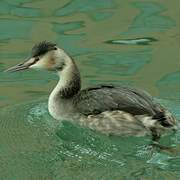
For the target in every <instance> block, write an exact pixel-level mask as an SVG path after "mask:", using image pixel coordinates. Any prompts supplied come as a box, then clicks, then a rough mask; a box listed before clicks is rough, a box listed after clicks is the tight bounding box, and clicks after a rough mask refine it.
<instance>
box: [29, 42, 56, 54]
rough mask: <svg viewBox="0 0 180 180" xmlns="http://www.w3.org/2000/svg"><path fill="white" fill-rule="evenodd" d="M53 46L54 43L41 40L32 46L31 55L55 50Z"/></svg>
mask: <svg viewBox="0 0 180 180" xmlns="http://www.w3.org/2000/svg"><path fill="white" fill-rule="evenodd" d="M55 46H56V44H55V43H52V42H48V41H42V42H40V43H38V44H36V45H35V46H34V47H33V48H32V52H31V56H32V57H36V56H40V55H43V54H45V53H47V52H48V51H51V50H55V49H56V47H55Z"/></svg>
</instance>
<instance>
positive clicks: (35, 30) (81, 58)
mask: <svg viewBox="0 0 180 180" xmlns="http://www.w3.org/2000/svg"><path fill="white" fill-rule="evenodd" d="M179 5H180V2H179V1H173V3H172V2H170V1H164V0H159V1H154V0H150V1H139V0H134V1H127V0H101V1H100V0H99V1H92V0H73V1H70V0H62V1H58V0H52V1H47V0H42V1H35V0H14V1H10V0H2V1H0V14H1V17H0V27H1V29H0V32H1V33H0V82H1V83H0V92H1V94H0V107H1V108H0V180H1V179H2V180H26V179H27V180H32V179H35V180H46V179H47V180H59V179H63V180H66V179H67V180H69V179H70V180H71V179H72V180H76V179H77V180H81V179H82V180H91V179H92V180H96V179H97V180H109V179H113V180H114V179H115V180H116V179H117V180H121V179H122V180H124V179H127V180H131V179H132V180H134V179H137V180H139V179H141V180H142V179H143V180H144V179H147V180H151V179H152V180H161V179H162V180H166V179H167V180H169V179H170V180H174V179H180V173H179V170H180V153H179V152H180V151H179V150H180V133H179V132H177V133H176V134H170V135H168V136H166V137H163V138H162V140H161V143H162V144H164V145H167V146H169V147H174V148H175V149H176V151H175V152H173V153H170V152H165V151H159V150H158V149H152V148H151V147H150V146H148V145H149V143H150V138H149V137H141V138H135V137H108V136H105V135H102V134H99V133H96V132H93V131H91V130H88V129H83V128H81V127H78V126H76V125H72V124H70V123H67V122H63V123H60V122H57V121H56V120H54V119H53V118H51V117H50V115H49V114H48V110H47V98H48V95H49V93H50V91H51V90H52V89H53V87H54V86H55V84H56V81H57V77H56V75H55V74H51V73H47V72H44V71H41V72H36V71H28V72H22V73H21V72H20V73H15V74H8V73H4V72H3V70H4V69H6V68H7V67H9V66H11V65H14V64H16V63H18V62H21V61H22V60H23V59H24V58H26V57H27V56H28V55H29V52H30V49H31V47H32V45H33V44H34V43H37V42H39V41H41V40H49V41H53V42H56V43H57V44H58V45H59V46H60V47H62V48H64V49H65V50H66V51H67V52H69V54H71V56H73V57H74V59H75V61H76V63H77V64H78V66H79V69H80V71H81V75H82V78H83V79H82V81H83V86H84V87H87V86H90V85H94V84H98V83H103V84H105V83H111V84H112V83H113V84H115V85H119V84H127V85H132V86H137V87H140V88H142V89H145V90H147V91H148V92H149V93H151V94H152V95H153V96H155V97H156V98H157V100H158V101H160V102H161V103H163V104H164V105H165V106H167V107H168V108H169V109H170V110H171V111H172V112H173V114H174V115H175V116H176V117H177V119H179V117H180V110H179V108H180V93H179V92H180V88H179V87H180V86H179V84H180V70H179V69H180V63H179V46H180V34H179V28H180V21H179V17H180V11H179V8H178V7H179ZM137 38H149V39H150V40H152V39H153V38H154V39H156V41H152V42H148V43H140V44H136V43H135V44H133V43H129V40H133V39H137ZM121 40H123V41H124V40H125V42H127V43H113V42H118V41H121ZM107 42H111V43H107ZM131 42H132V41H131Z"/></svg>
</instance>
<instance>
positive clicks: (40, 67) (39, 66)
mask: <svg viewBox="0 0 180 180" xmlns="http://www.w3.org/2000/svg"><path fill="white" fill-rule="evenodd" d="M30 68H31V69H44V64H43V63H42V62H37V63H35V64H32V65H31V66H30Z"/></svg>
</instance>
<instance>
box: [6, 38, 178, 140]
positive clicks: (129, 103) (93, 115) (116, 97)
mask: <svg viewBox="0 0 180 180" xmlns="http://www.w3.org/2000/svg"><path fill="white" fill-rule="evenodd" d="M29 68H34V69H46V70H49V71H55V72H57V74H58V75H59V77H60V80H59V82H58V83H57V85H56V87H55V88H54V90H53V91H52V93H51V95H50V97H49V104H48V109H49V112H50V114H51V115H52V116H53V117H54V118H55V119H66V120H69V121H72V122H77V123H79V124H81V125H83V126H85V127H89V128H91V129H94V130H97V131H100V132H103V133H106V134H112V135H136V136H140V135H145V134H150V135H152V137H153V140H158V139H159V137H160V135H161V134H162V132H164V131H166V130H170V129H174V126H175V119H174V117H173V116H172V115H171V114H170V112H168V111H167V110H166V109H165V108H164V107H162V106H161V105H160V104H158V103H156V102H154V100H153V98H152V97H151V96H150V95H149V94H147V93H146V92H144V91H141V90H138V89H134V88H129V87H124V86H123V87H114V86H112V85H99V86H96V87H91V88H87V89H83V90H81V80H80V73H79V70H78V68H77V66H76V64H75V62H74V60H73V59H72V58H71V57H70V56H69V55H67V54H66V53H65V52H64V50H62V49H60V48H58V47H57V46H56V44H53V43H50V42H46V41H43V42H41V43H39V44H37V45H35V46H34V47H33V49H32V56H31V58H30V59H28V60H27V61H25V62H23V63H20V64H18V65H16V66H14V67H11V68H9V69H8V70H7V71H10V72H14V71H20V70H25V69H29Z"/></svg>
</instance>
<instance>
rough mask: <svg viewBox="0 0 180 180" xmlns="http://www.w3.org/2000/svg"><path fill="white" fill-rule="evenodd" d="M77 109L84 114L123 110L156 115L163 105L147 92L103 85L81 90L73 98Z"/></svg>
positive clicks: (131, 112) (134, 113)
mask: <svg viewBox="0 0 180 180" xmlns="http://www.w3.org/2000/svg"><path fill="white" fill-rule="evenodd" d="M73 103H74V105H75V107H76V110H77V111H78V112H80V113H82V114H84V115H95V114H99V113H102V112H104V111H113V110H121V111H124V112H127V113H130V114H132V115H148V116H152V117H153V116H155V115H156V114H157V113H160V112H162V106H160V105H159V104H158V103H155V102H154V100H153V98H152V97H151V96H150V95H149V94H148V93H146V92H144V91H142V90H139V89H135V88H130V87H125V86H122V87H114V86H106V85H101V86H97V87H92V88H87V89H84V90H81V91H80V92H79V93H78V94H77V95H76V96H75V97H74V100H73Z"/></svg>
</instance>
